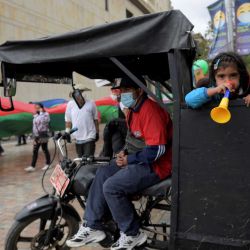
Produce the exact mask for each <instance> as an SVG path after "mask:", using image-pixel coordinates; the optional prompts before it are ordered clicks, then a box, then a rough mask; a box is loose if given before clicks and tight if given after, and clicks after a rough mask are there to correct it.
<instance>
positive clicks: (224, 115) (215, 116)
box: [210, 89, 231, 124]
mask: <svg viewBox="0 0 250 250" xmlns="http://www.w3.org/2000/svg"><path fill="white" fill-rule="evenodd" d="M229 96H230V91H229V90H228V89H227V90H226V92H225V95H224V97H223V98H222V100H221V102H220V105H219V106H218V107H216V108H213V109H212V110H211V112H210V116H211V118H212V120H213V121H215V122H217V123H221V124H223V123H227V122H229V121H230V119H231V113H230V111H229V110H228V103H229Z"/></svg>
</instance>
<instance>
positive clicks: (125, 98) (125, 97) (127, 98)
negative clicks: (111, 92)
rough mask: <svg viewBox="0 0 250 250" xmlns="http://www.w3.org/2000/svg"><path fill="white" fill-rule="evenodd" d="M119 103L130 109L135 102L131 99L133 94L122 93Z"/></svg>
mask: <svg viewBox="0 0 250 250" xmlns="http://www.w3.org/2000/svg"><path fill="white" fill-rule="evenodd" d="M121 102H122V104H123V105H124V106H125V107H128V108H131V107H132V106H133V105H134V104H135V102H136V100H135V99H134V98H133V92H127V93H122V94H121Z"/></svg>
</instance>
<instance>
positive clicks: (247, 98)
mask: <svg viewBox="0 0 250 250" xmlns="http://www.w3.org/2000/svg"><path fill="white" fill-rule="evenodd" d="M243 100H244V101H245V104H246V105H247V107H249V106H250V94H249V95H247V96H246V97H244V98H243Z"/></svg>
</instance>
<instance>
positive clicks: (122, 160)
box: [116, 151, 128, 168]
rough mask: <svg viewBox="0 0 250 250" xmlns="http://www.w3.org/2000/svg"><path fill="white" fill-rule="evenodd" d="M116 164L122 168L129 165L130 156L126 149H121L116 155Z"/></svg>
mask: <svg viewBox="0 0 250 250" xmlns="http://www.w3.org/2000/svg"><path fill="white" fill-rule="evenodd" d="M116 164H117V166H119V167H121V168H122V167H125V166H127V165H128V156H127V155H126V154H125V152H124V151H121V152H120V153H118V154H117V155H116Z"/></svg>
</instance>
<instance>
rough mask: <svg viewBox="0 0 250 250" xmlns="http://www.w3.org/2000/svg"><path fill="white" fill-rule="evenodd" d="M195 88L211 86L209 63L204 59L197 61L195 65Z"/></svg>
mask: <svg viewBox="0 0 250 250" xmlns="http://www.w3.org/2000/svg"><path fill="white" fill-rule="evenodd" d="M192 70H193V74H194V77H193V86H194V87H196V88H200V87H208V85H209V76H208V75H209V72H208V63H207V61H205V60H203V59H199V60H196V61H195V62H194V63H193V68H192Z"/></svg>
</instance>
